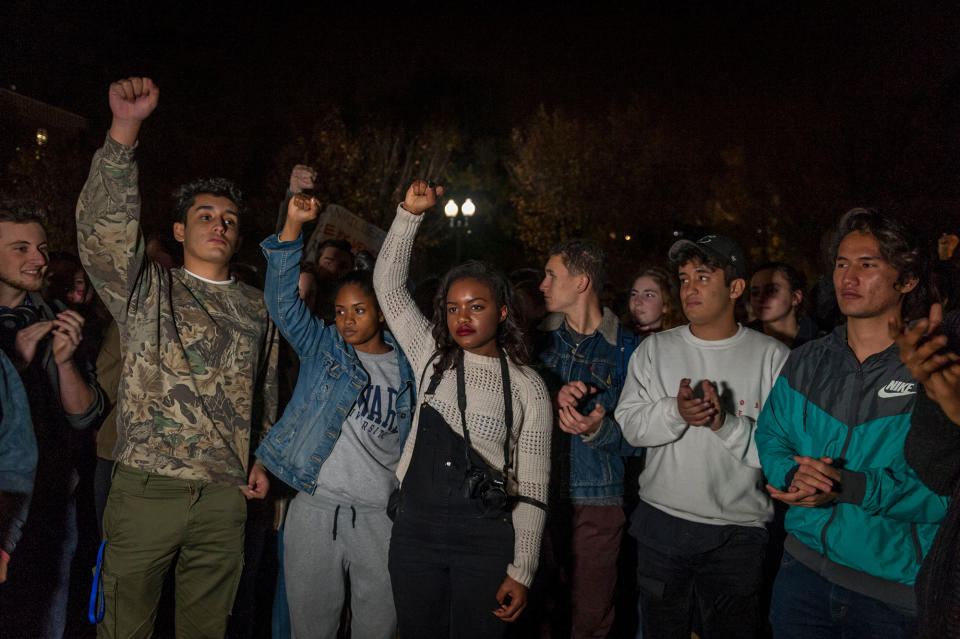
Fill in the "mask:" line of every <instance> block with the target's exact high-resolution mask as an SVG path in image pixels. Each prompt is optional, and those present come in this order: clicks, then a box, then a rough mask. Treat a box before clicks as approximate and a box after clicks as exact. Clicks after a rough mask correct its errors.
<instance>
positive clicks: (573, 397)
mask: <svg viewBox="0 0 960 639" xmlns="http://www.w3.org/2000/svg"><path fill="white" fill-rule="evenodd" d="M596 392H597V389H596V387H594V386H587V385H586V384H584V383H583V382H581V381H575V382H568V383H566V384H564V385H563V387H561V388H560V390H559V392H557V406H559V407H560V408H567V407H571V406H572V407H574V408H576V407H577V406H579V405H580V402H581V401H583V398H584V397H586V396H587V395H592V394H594V393H596Z"/></svg>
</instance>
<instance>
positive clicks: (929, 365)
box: [887, 304, 956, 383]
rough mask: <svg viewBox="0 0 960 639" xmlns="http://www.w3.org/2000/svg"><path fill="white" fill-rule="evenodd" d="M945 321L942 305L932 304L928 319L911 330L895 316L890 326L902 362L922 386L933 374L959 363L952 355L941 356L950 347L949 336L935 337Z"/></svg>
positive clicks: (888, 329) (890, 332) (922, 319)
mask: <svg viewBox="0 0 960 639" xmlns="http://www.w3.org/2000/svg"><path fill="white" fill-rule="evenodd" d="M942 321H943V308H942V307H941V306H940V305H939V304H932V305H931V306H930V314H929V316H928V317H926V318H921V319H920V320H918V321H917V322H916V323H915V324H914V325H913V326H912V327H910V326H907V325H906V324H904V323H903V321H902V320H901V319H900V318H899V317H892V318H890V320H889V321H888V323H887V331H888V334H889V336H890V339H892V340H893V341H895V342H896V343H897V348H898V349H899V351H900V361H901V362H903V363H904V365H906V367H907V368H908V369H909V370H910V374H911V375H912V376H913V378H914V379H915V380H917V381H918V382H920V383H924V382H925V381H926V380H927V378H928V377H929V376H930V374H931V373H933V372H934V371H936V370H938V369H940V368H942V367H943V366H944V365H946V364H948V363H950V362H951V361H956V359H953V360H951V358H950V357H949V355H952V353H949V354H947V353H938V351H940V350H941V349H942V348H943V347H944V346H946V345H947V336H946V335H934V333H935V332H936V330H937V329H938V328H939V327H940V323H941V322H942ZM954 357H955V358H956V356H954Z"/></svg>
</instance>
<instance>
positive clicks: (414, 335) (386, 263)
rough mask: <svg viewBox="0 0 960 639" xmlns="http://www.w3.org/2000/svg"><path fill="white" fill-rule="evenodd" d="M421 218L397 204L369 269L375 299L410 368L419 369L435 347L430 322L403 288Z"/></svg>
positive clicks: (425, 362)
mask: <svg viewBox="0 0 960 639" xmlns="http://www.w3.org/2000/svg"><path fill="white" fill-rule="evenodd" d="M422 221H423V216H422V215H414V214H413V213H410V212H408V211H406V210H405V209H404V208H403V207H401V206H397V217H396V218H395V219H394V220H393V224H392V225H391V226H390V231H389V232H388V233H387V237H386V239H384V241H383V247H382V248H381V249H380V254H379V255H378V256H377V265H376V267H375V268H374V270H373V288H374V290H375V291H376V293H377V302H378V303H379V304H380V309H381V310H382V311H383V316H384V317H385V318H386V320H387V324H388V325H389V327H390V332H391V333H393V335H394V337H396V338H397V341H398V342H399V343H400V347H401V348H402V349H403V352H404V354H405V355H406V356H407V359H408V360H409V361H410V364H411V365H412V366H413V370H414V371H422V370H423V368H424V367H425V366H426V364H427V361H428V360H429V359H430V356H431V355H432V354H433V351H434V349H435V348H436V346H435V343H434V340H433V337H432V336H431V335H430V323H429V322H428V321H427V319H426V318H425V317H424V316H423V313H421V312H420V309H419V308H417V305H416V303H415V302H414V301H413V297H412V296H411V295H410V292H409V291H408V290H407V276H408V274H409V272H410V256H411V254H412V253H413V241H414V239H415V238H416V236H417V229H419V228H420V223H421V222H422Z"/></svg>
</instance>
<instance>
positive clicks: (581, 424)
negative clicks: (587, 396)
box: [557, 403, 607, 435]
mask: <svg viewBox="0 0 960 639" xmlns="http://www.w3.org/2000/svg"><path fill="white" fill-rule="evenodd" d="M557 413H558V417H559V424H560V430H562V431H563V432H565V433H570V434H571V435H592V434H593V433H595V432H597V431H598V430H600V426H602V425H603V418H604V416H605V415H606V414H607V410H606V409H605V408H604V407H603V406H601V405H600V404H599V403H598V404H596V405H595V406H594V407H593V410H592V411H590V413H588V414H587V415H584V414H582V413H581V412H580V411H579V410H578V409H577V407H576V406H563V407H561V408H560V409H559V411H557Z"/></svg>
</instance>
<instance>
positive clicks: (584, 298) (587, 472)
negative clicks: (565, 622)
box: [538, 240, 637, 637]
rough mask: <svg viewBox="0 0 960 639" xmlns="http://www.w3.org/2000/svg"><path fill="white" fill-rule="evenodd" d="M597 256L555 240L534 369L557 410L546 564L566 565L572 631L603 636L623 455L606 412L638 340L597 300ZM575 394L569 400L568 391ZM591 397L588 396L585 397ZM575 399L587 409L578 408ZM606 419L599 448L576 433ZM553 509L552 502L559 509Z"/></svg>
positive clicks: (609, 609) (612, 582)
mask: <svg viewBox="0 0 960 639" xmlns="http://www.w3.org/2000/svg"><path fill="white" fill-rule="evenodd" d="M603 263H604V254H603V251H602V250H601V249H600V247H599V246H597V245H596V244H594V243H593V242H589V241H586V240H573V241H570V242H566V243H564V244H561V245H559V246H557V247H556V248H555V249H554V251H553V253H552V254H551V255H550V259H549V260H548V261H547V265H546V267H545V272H546V276H545V277H544V279H543V281H542V282H541V284H540V290H541V291H542V292H543V295H544V301H545V304H546V309H547V311H549V312H550V314H549V315H547V317H546V318H545V319H544V320H543V322H542V323H541V324H540V330H541V331H543V332H544V333H543V334H542V335H541V337H542V339H541V341H542V342H544V343H543V344H542V345H541V347H540V348H539V349H538V350H539V353H538V358H539V361H540V366H539V369H540V372H541V374H542V375H543V377H544V379H545V380H546V382H547V385H548V387H550V390H551V392H553V393H556V397H557V403H558V406H559V407H560V412H559V414H558V421H557V424H558V426H559V427H560V428H561V429H562V430H563V431H565V433H567V434H564V433H556V436H555V440H554V445H553V450H554V455H553V461H552V464H553V468H555V469H556V473H555V476H556V477H557V478H558V480H559V495H555V497H559V499H560V501H559V502H558V503H555V504H554V505H553V506H554V507H553V508H551V524H550V530H549V535H550V544H551V546H552V550H553V554H554V559H555V561H554V562H553V564H559V565H567V566H568V571H565V572H567V574H569V579H568V581H569V583H568V584H567V585H568V587H569V594H570V613H571V617H572V619H571V621H572V636H573V637H605V636H606V635H607V634H608V633H609V632H610V629H611V627H612V625H613V619H614V608H613V594H614V589H615V586H616V583H617V555H618V554H619V551H620V540H621V537H622V535H623V525H624V513H623V475H624V460H623V455H632V454H634V453H635V452H636V451H635V450H634V449H633V447H631V446H628V445H627V444H626V443H625V442H624V441H623V440H622V438H621V437H620V435H619V433H620V427H619V426H618V425H617V422H616V420H614V418H613V414H612V413H613V409H614V407H615V406H616V405H617V398H618V397H619V395H620V389H621V387H622V385H623V378H624V375H625V372H626V363H627V361H628V359H629V357H630V353H631V352H632V351H633V348H634V347H635V346H636V344H637V341H636V338H635V337H634V335H633V334H632V333H631V332H630V331H626V330H624V329H623V328H622V327H621V326H620V322H619V321H618V319H617V316H616V315H615V314H614V313H613V311H611V310H610V309H607V308H602V307H601V306H600V297H599V294H600V290H601V287H602V285H603ZM575 394H576V396H575ZM588 395H589V398H587V396H588ZM581 399H584V400H586V399H588V400H589V401H584V402H583V403H584V407H583V410H582V411H581V410H580V409H579V408H578V405H579V404H580V402H581ZM601 425H607V427H608V430H609V432H610V433H612V435H611V437H610V440H611V441H610V442H609V443H608V445H607V446H606V447H605V448H603V449H600V448H594V447H591V446H588V445H586V444H585V443H584V442H583V441H582V440H581V438H580V437H579V433H582V432H586V431H588V430H590V429H594V430H595V429H596V428H599V427H600V426H601ZM558 507H559V508H558Z"/></svg>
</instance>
